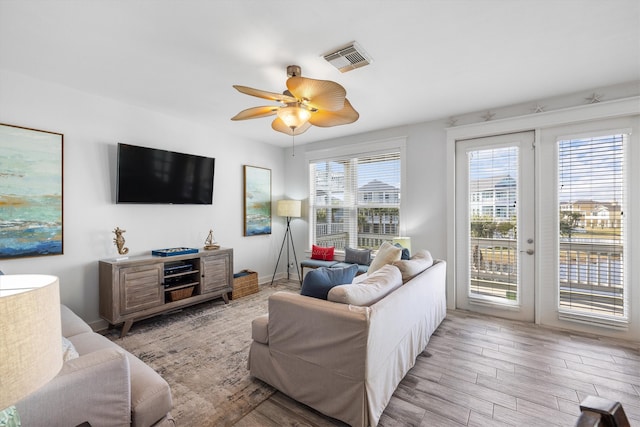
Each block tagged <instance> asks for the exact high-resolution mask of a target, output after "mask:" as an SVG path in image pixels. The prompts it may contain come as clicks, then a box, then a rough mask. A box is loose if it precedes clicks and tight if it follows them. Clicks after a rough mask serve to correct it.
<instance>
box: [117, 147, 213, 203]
mask: <svg viewBox="0 0 640 427" xmlns="http://www.w3.org/2000/svg"><path fill="white" fill-rule="evenodd" d="M214 170H215V159H214V158H211V157H203V156H196V155H192V154H184V153H176V152H173V151H166V150H158V149H155V148H147V147H138V146H135V145H129V144H118V174H117V184H116V202H117V203H158V204H161V203H162V204H196V205H210V204H212V203H213V174H214Z"/></svg>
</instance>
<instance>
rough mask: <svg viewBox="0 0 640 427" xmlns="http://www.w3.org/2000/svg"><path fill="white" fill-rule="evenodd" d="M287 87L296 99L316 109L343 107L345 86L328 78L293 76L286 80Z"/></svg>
mask: <svg viewBox="0 0 640 427" xmlns="http://www.w3.org/2000/svg"><path fill="white" fill-rule="evenodd" d="M287 89H289V92H291V94H292V95H293V96H295V97H296V98H298V100H301V101H304V100H306V101H307V102H306V104H307V105H308V106H310V107H311V108H316V109H318V110H329V111H338V110H341V109H342V107H344V99H345V97H346V96H347V91H346V90H345V88H343V87H342V86H340V85H339V84H338V83H336V82H332V81H329V80H316V79H308V78H306V77H300V76H295V77H291V78H289V79H288V80H287Z"/></svg>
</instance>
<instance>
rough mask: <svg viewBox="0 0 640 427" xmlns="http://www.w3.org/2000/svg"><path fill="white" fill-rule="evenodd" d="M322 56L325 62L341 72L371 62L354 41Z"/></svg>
mask: <svg viewBox="0 0 640 427" xmlns="http://www.w3.org/2000/svg"><path fill="white" fill-rule="evenodd" d="M323 56H324V59H326V60H327V62H329V63H330V64H331V65H333V66H334V67H336V68H337V69H338V70H340V72H342V73H346V72H347V71H351V70H355V69H356V68H360V67H364V66H365V65H369V64H371V62H373V60H372V59H371V57H370V56H369V54H368V53H367V52H365V51H364V49H362V48H361V47H360V45H359V44H358V43H356V42H353V43H349V44H348V45H346V46H343V47H341V48H340V49H338V50H337V51H335V52H330V53H327V54H324V55H323Z"/></svg>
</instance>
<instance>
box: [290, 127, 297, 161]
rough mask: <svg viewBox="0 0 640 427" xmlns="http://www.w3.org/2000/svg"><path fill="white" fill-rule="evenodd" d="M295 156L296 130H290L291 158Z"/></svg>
mask: <svg viewBox="0 0 640 427" xmlns="http://www.w3.org/2000/svg"><path fill="white" fill-rule="evenodd" d="M295 156H296V130H295V129H294V128H291V157H295Z"/></svg>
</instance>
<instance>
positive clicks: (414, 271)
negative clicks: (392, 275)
mask: <svg viewBox="0 0 640 427" xmlns="http://www.w3.org/2000/svg"><path fill="white" fill-rule="evenodd" d="M393 265H395V266H396V267H398V268H399V269H400V273H402V281H403V282H405V283H406V282H408V281H409V280H411V279H413V278H414V277H415V276H417V275H418V274H420V273H422V272H423V271H424V270H426V269H427V268H429V267H431V266H432V265H433V257H432V256H431V253H430V252H429V251H428V250H426V249H421V250H419V251H418V252H416V253H415V254H414V255H413V256H412V257H411V259H408V260H400V261H395V262H394V263H393Z"/></svg>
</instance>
